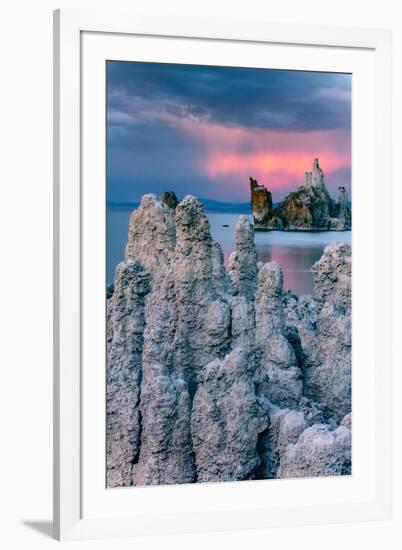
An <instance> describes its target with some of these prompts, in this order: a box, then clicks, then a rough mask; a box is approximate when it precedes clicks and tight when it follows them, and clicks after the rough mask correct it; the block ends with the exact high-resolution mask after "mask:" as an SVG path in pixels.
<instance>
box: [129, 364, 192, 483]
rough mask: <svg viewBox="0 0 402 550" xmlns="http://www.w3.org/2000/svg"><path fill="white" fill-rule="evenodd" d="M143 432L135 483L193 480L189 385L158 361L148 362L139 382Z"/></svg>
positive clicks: (136, 465)
mask: <svg viewBox="0 0 402 550" xmlns="http://www.w3.org/2000/svg"><path fill="white" fill-rule="evenodd" d="M140 409H141V415H142V425H143V431H142V434H141V451H140V456H139V460H138V463H137V464H135V465H134V467H133V480H134V484H135V485H160V484H163V485H168V484H172V483H191V482H192V481H194V480H195V469H194V461H193V450H192V445H191V434H190V431H189V425H190V410H191V400H190V395H189V392H188V386H187V384H186V383H185V382H184V380H182V379H181V378H178V377H176V376H174V375H173V374H170V373H169V371H168V369H167V368H166V367H165V366H163V365H159V364H153V365H148V366H147V368H146V369H145V370H144V377H143V380H142V383H141V407H140Z"/></svg>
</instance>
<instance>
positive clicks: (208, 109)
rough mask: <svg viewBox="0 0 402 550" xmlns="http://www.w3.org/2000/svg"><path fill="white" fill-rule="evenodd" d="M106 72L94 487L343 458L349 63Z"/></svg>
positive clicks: (251, 472) (205, 478)
mask: <svg viewBox="0 0 402 550" xmlns="http://www.w3.org/2000/svg"><path fill="white" fill-rule="evenodd" d="M267 67H269V60H267ZM105 85H106V105H105V125H106V166H105V170H106V196H105V215H106V265H105V273H106V288H105V295H106V297H105V300H106V304H105V316H106V334H105V339H106V342H105V376H106V411H105V415H106V434H105V437H106V472H105V485H106V487H107V488H116V487H130V486H134V487H135V486H137V487H144V486H148V485H172V484H189V483H202V482H209V483H211V482H223V481H229V482H235V481H247V480H248V481H251V480H253V481H257V480H273V479H295V478H317V477H324V476H348V475H351V474H352V384H351V382H352V360H351V357H352V330H351V326H352V307H351V305H352V146H351V140H352V74H349V73H336V72H318V71H301V70H290V69H286V70H285V69H278V68H260V67H258V68H252V67H240V66H239V67H237V66H217V65H216V66H211V65H188V64H174V63H153V62H136V61H117V60H113V61H110V60H108V61H106V83H105ZM102 298H103V297H102ZM103 299H104V298H103ZM356 418H357V417H356ZM267 484H268V485H267V486H269V482H268V481H267Z"/></svg>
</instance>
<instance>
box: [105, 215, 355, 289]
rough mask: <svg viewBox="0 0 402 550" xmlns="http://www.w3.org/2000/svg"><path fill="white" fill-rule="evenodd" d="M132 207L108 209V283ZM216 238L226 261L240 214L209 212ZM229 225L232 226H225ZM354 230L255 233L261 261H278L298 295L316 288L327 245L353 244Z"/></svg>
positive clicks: (123, 242) (123, 243) (121, 255)
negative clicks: (316, 267) (316, 274)
mask: <svg viewBox="0 0 402 550" xmlns="http://www.w3.org/2000/svg"><path fill="white" fill-rule="evenodd" d="M131 212H132V210H131V209H126V208H108V209H107V266H106V277H107V282H108V284H109V283H111V282H113V277H114V271H115V268H116V265H117V264H118V263H119V262H121V261H122V260H123V258H124V248H125V246H126V242H127V233H128V222H129V218H130V214H131ZM207 215H208V219H209V223H210V224H211V233H212V237H213V238H214V239H215V240H216V241H218V242H219V243H220V245H221V246H222V248H223V252H224V254H225V264H226V265H227V261H228V258H229V255H230V253H231V252H232V251H233V250H234V249H235V238H234V228H235V224H236V220H237V218H238V217H239V215H240V214H227V213H225V214H221V213H217V212H207ZM223 225H228V226H229V227H222V226H223ZM351 235H352V233H351V231H339V232H338V231H322V232H317V233H314V232H311V233H310V232H286V231H267V232H257V233H256V234H255V246H256V250H257V258H258V261H261V262H270V261H272V260H273V261H275V262H277V263H278V264H279V265H280V266H281V268H282V269H283V278H284V286H285V288H291V289H292V290H294V291H295V292H296V293H297V294H311V293H312V291H313V278H312V274H311V267H312V265H313V264H314V263H315V262H316V261H317V260H318V259H319V258H320V257H321V255H322V252H323V250H324V248H325V246H326V245H327V244H330V243H332V242H336V241H342V242H346V243H348V244H351Z"/></svg>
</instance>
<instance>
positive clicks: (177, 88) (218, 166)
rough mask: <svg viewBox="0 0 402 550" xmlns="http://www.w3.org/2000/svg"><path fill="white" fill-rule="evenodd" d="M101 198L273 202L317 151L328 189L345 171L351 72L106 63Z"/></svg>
mask: <svg viewBox="0 0 402 550" xmlns="http://www.w3.org/2000/svg"><path fill="white" fill-rule="evenodd" d="M106 87H107V199H108V202H137V201H139V200H140V198H141V196H142V195H143V194H145V193H155V194H157V195H160V194H161V193H162V192H163V191H175V193H176V195H177V196H178V198H179V200H180V199H182V198H183V197H184V196H185V195H187V194H192V195H194V196H196V197H201V198H209V199H215V200H219V201H225V202H247V201H249V199H250V190H249V177H250V176H252V177H254V178H256V179H257V180H258V182H259V183H260V184H264V185H265V186H266V187H267V188H268V189H269V190H270V191H271V192H272V197H273V200H274V202H276V201H278V200H282V199H283V198H284V196H285V195H286V194H288V193H289V192H290V191H292V190H294V189H295V188H296V187H297V186H299V185H301V184H302V183H303V178H304V173H305V172H306V171H307V170H311V167H312V164H313V159H314V158H319V161H320V166H321V168H322V169H323V171H324V174H325V183H326V185H327V188H328V190H329V192H330V193H331V195H333V196H334V197H335V196H336V195H337V189H338V187H339V186H341V185H343V186H345V187H346V189H347V190H348V191H349V193H350V183H351V182H350V180H351V75H346V74H337V73H319V72H306V71H288V70H273V69H249V68H239V67H212V66H196V65H177V64H163V63H139V62H138V63H137V62H127V61H108V62H107V79H106Z"/></svg>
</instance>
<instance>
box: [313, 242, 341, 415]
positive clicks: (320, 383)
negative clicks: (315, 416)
mask: <svg viewBox="0 0 402 550" xmlns="http://www.w3.org/2000/svg"><path fill="white" fill-rule="evenodd" d="M313 277H314V297H315V302H316V304H317V310H318V319H317V331H316V338H315V340H314V346H312V350H311V354H310V357H309V366H308V368H307V369H306V371H305V391H306V395H308V396H309V397H311V398H312V399H314V400H315V401H319V402H320V401H324V402H325V403H326V405H327V409H328V413H329V414H330V415H332V416H333V417H334V418H335V420H336V421H337V422H340V420H341V419H342V418H343V417H344V416H345V415H346V414H348V413H349V412H350V410H351V391H352V389H351V351H352V349H351V346H352V342H351V332H352V331H351V329H352V326H351V324H352V319H351V250H350V247H349V246H348V245H345V244H333V245H331V246H328V247H327V248H326V249H325V251H324V254H323V256H322V257H321V259H320V260H319V261H318V262H317V263H316V264H315V265H314V266H313Z"/></svg>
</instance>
